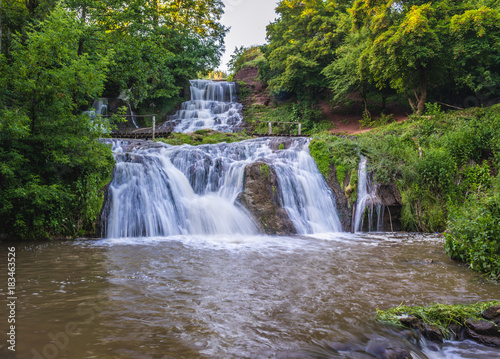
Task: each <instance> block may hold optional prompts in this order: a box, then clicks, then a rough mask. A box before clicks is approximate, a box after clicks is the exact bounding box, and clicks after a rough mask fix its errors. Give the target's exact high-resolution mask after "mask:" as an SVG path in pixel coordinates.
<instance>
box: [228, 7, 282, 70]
mask: <svg viewBox="0 0 500 359" xmlns="http://www.w3.org/2000/svg"><path fill="white" fill-rule="evenodd" d="M223 1H224V4H225V5H226V9H225V14H224V16H223V17H222V23H223V24H224V25H225V26H227V27H231V31H230V32H229V33H228V34H227V35H226V53H225V54H224V57H223V58H222V63H221V69H223V70H226V69H227V62H228V61H229V59H230V57H231V54H232V53H233V52H234V48H235V47H240V46H245V47H248V46H252V45H263V44H264V43H265V42H266V26H267V25H268V24H269V23H270V22H271V21H273V20H274V19H275V18H276V13H275V12H274V9H275V8H276V5H277V3H278V0H223Z"/></svg>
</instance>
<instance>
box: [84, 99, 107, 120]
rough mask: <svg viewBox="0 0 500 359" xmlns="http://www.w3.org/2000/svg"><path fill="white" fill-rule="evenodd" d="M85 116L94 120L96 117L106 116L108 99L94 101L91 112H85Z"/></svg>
mask: <svg viewBox="0 0 500 359" xmlns="http://www.w3.org/2000/svg"><path fill="white" fill-rule="evenodd" d="M84 113H85V114H87V115H88V116H90V117H91V118H95V117H96V116H104V115H107V114H108V99H105V98H101V99H98V100H95V101H94V102H93V103H92V110H90V111H85V112H84Z"/></svg>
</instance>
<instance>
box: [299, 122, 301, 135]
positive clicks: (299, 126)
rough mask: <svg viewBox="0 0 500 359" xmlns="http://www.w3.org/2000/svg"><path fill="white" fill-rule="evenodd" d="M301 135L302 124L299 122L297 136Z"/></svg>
mask: <svg viewBox="0 0 500 359" xmlns="http://www.w3.org/2000/svg"><path fill="white" fill-rule="evenodd" d="M300 135H302V124H301V123H300V122H299V136H300Z"/></svg>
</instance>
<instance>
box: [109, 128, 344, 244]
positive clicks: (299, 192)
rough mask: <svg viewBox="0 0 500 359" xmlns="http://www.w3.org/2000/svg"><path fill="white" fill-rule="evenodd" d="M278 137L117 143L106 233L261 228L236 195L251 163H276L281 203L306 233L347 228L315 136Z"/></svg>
mask: <svg viewBox="0 0 500 359" xmlns="http://www.w3.org/2000/svg"><path fill="white" fill-rule="evenodd" d="M279 141H280V140H279V139H269V138H263V139H256V140H248V141H243V142H239V143H233V144H226V143H221V144H217V145H203V146H197V147H192V146H187V145H184V146H170V145H165V144H161V143H158V144H154V145H151V144H148V145H147V146H143V147H141V146H140V145H139V142H134V141H129V142H120V141H112V145H113V151H114V153H115V158H116V162H117V164H116V167H115V172H114V177H113V181H112V182H111V184H110V187H109V192H108V202H107V204H106V208H107V209H106V211H105V215H104V218H103V220H104V230H105V236H106V237H107V238H121V237H157V236H170V235H187V234H205V235H215V234H256V233H258V228H257V226H256V224H255V223H254V221H253V219H252V217H251V215H250V214H249V213H248V212H247V211H246V210H245V209H244V208H243V207H242V206H240V205H239V204H238V203H237V201H236V199H237V197H238V194H239V193H240V192H241V191H242V189H243V182H244V173H245V167H246V166H247V165H248V164H250V163H252V162H255V161H265V162H267V163H269V165H271V166H273V167H274V169H275V171H276V173H277V175H278V181H279V183H280V190H281V194H280V195H281V202H282V205H283V207H284V208H285V209H286V211H287V213H288V214H289V217H290V219H291V220H292V221H293V223H294V225H295V227H296V229H297V232H298V233H299V234H310V233H319V232H340V231H341V224H340V220H339V217H338V215H337V210H336V205H335V199H334V197H333V193H332V191H331V190H330V189H329V188H328V186H327V184H326V181H325V179H324V178H323V176H322V175H321V173H320V172H319V170H318V168H317V166H316V163H315V162H314V160H313V159H312V157H311V156H310V154H309V149H308V145H309V141H308V140H307V139H304V138H298V139H294V140H292V142H291V144H290V147H289V148H288V149H286V150H273V148H278V146H279V143H277V142H279Z"/></svg>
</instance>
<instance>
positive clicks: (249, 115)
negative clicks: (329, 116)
mask: <svg viewBox="0 0 500 359" xmlns="http://www.w3.org/2000/svg"><path fill="white" fill-rule="evenodd" d="M243 115H244V117H245V121H246V122H247V123H249V124H250V125H251V126H252V127H253V131H254V132H255V133H261V134H266V133H268V132H269V124H268V123H267V122H295V123H297V124H289V125H276V124H273V125H272V130H273V133H280V132H281V133H282V131H283V129H284V127H286V129H287V130H290V133H291V134H298V128H299V125H298V124H299V122H300V123H302V134H308V135H312V134H315V133H320V132H324V131H327V130H329V129H331V128H332V126H333V125H332V123H331V122H329V121H326V120H324V119H323V118H322V117H321V113H320V111H318V110H315V109H311V108H309V107H307V106H303V105H300V104H297V103H293V102H292V101H286V102H279V103H275V104H274V105H272V106H262V105H252V106H247V107H245V109H244V110H243ZM283 126H284V127H283Z"/></svg>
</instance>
